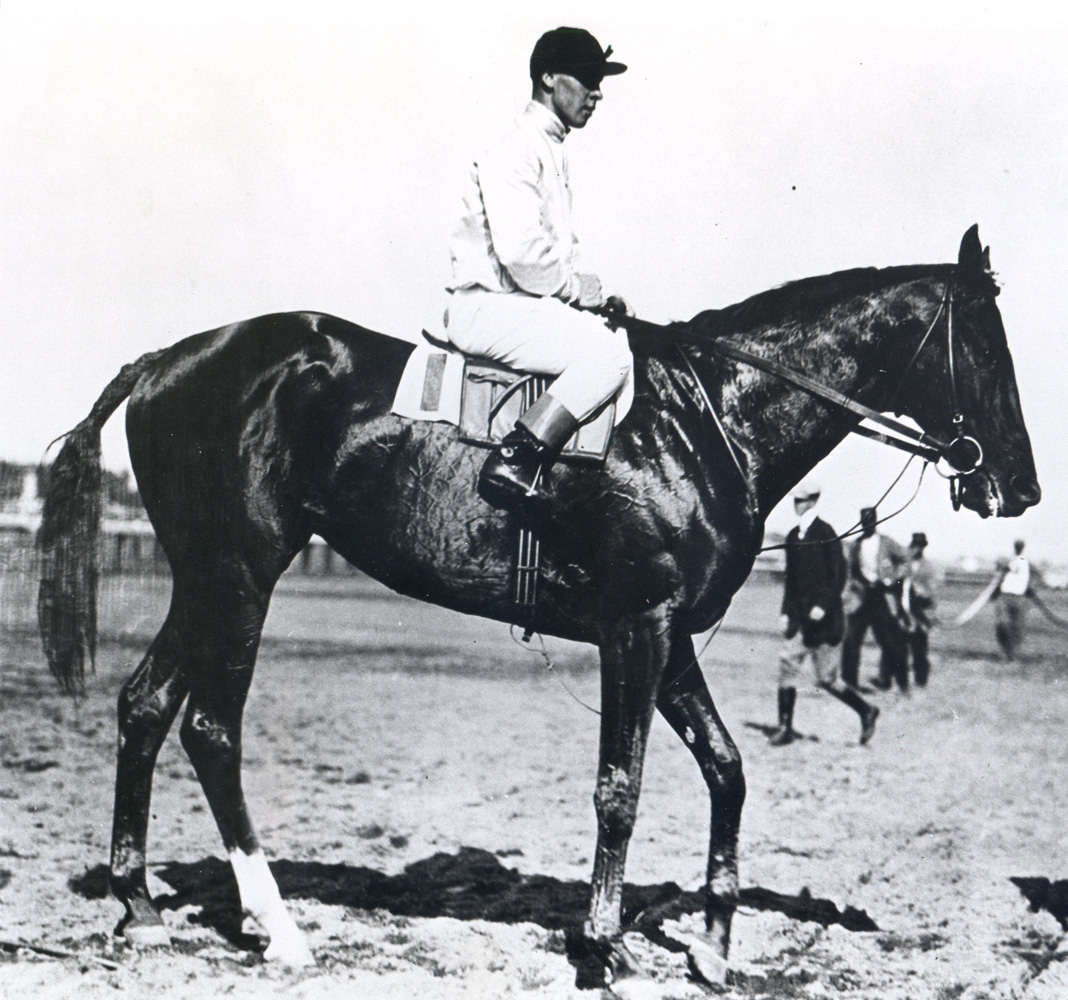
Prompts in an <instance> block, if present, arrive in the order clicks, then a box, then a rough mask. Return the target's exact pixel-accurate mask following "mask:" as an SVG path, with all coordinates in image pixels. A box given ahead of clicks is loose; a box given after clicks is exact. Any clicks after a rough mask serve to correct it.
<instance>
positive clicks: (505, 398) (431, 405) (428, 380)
mask: <svg viewBox="0 0 1068 1000" xmlns="http://www.w3.org/2000/svg"><path fill="white" fill-rule="evenodd" d="M423 337H424V338H425V340H426V342H427V343H428V344H429V345H431V347H432V348H435V349H436V350H435V352H434V353H432V354H430V355H429V357H428V358H427V359H426V361H425V362H418V361H416V362H415V363H418V364H423V365H424V374H423V377H422V391H421V394H420V400H421V405H422V409H423V411H424V412H426V413H428V414H429V413H431V412H433V413H436V414H438V416H437V417H436V419H441V416H440V414H441V412H442V409H441V392H442V387H443V386H444V385H445V384H446V382H448V381H449V379H448V377H447V376H446V368H447V366H448V365H450V364H457V363H459V362H461V361H462V363H463V376H462V379H461V382H460V386H461V388H460V406H459V414H458V418H457V420H456V423H457V424H458V428H459V436H460V440H461V441H465V442H467V443H468V444H473V445H477V446H479V447H484V448H492V447H495V446H496V445H497V444H499V443H500V441H501V439H502V438H503V437H504V435H505V434H507V433H508V432H509V431H510V430H512V428H513V427H514V426H515V422H516V420H517V419H518V418H519V417H520V416H521V415H522V414H523V413H525V412H526V411H527V409H528V408H529V407H530V406H531V405H532V404H533V403H534V401H535V400H536V399H537V398H538V397H539V396H540V395H541V394H542V393H543V392H545V390H546V388H547V387H548V385H549V383H550V382H551V381H552V376H548V375H536V374H533V373H531V372H522V371H517V370H515V369H513V368H508V367H507V366H505V365H502V364H500V363H499V362H497V361H491V360H490V359H489V358H472V357H468V356H466V355H463V354H461V353H460V352H459V351H458V350H457V349H456V348H455V347H453V345H452V344H450V343H448V342H447V341H444V340H439V339H438V338H436V337H434V336H432V335H431V334H429V333H427V332H426V331H425V330H424V331H423ZM437 352H444V356H442V355H441V354H439V353H437ZM418 353H420V352H418V351H416V352H414V353H413V361H415V355H416V354H418ZM406 374H407V373H406ZM402 381H403V380H402ZM394 409H395V410H396V409H397V408H396V407H395V408H394ZM405 415H410V414H408V413H406V414H405ZM615 415H616V404H615V401H613V400H610V401H609V402H607V403H605V404H604V406H602V407H600V408H599V409H597V410H595V411H594V412H593V413H592V414H591V415H590V416H589V418H588V419H587V420H586V421H584V422H583V423H582V425H581V426H580V427H579V429H578V430H577V431H576V432H575V433H574V434H573V435H572V437H571V439H570V440H569V441H568V442H567V444H566V445H564V448H563V450H562V451H561V453H560V459H559V460H560V461H563V462H571V463H577V464H582V463H588V464H601V463H603V462H604V460H605V456H606V455H607V454H608V448H609V445H610V444H611V443H612V428H613V427H614V425H615ZM431 419H435V418H431Z"/></svg>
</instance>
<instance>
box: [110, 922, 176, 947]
mask: <svg viewBox="0 0 1068 1000" xmlns="http://www.w3.org/2000/svg"><path fill="white" fill-rule="evenodd" d="M115 933H116V935H119V934H121V935H122V938H123V940H124V941H126V943H127V944H129V945H132V946H133V947H135V948H169V947H170V944H171V935H170V932H169V931H168V930H167V928H166V927H165V926H164V925H163V924H127V925H126V926H125V927H123V928H121V930H120V928H116V929H115Z"/></svg>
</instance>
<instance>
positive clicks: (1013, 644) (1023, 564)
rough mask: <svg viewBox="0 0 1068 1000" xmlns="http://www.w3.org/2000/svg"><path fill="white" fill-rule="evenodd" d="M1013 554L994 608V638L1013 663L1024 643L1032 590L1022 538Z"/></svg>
mask: <svg viewBox="0 0 1068 1000" xmlns="http://www.w3.org/2000/svg"><path fill="white" fill-rule="evenodd" d="M1013 549H1014V555H1013V557H1012V558H1011V559H1010V560H1009V561H1008V563H1006V564H1003V565H1004V574H1005V575H1004V576H1003V577H1002V578H1001V583H1000V584H998V589H997V602H996V603H995V605H994V618H995V621H994V635H995V636H996V637H997V640H998V645H999V646H1000V647H1001V651H1002V653H1003V654H1004V655H1005V659H1007V660H1014V659H1015V658H1016V652H1017V650H1018V649H1019V648H1020V643H1021V642H1023V625H1024V616H1025V614H1026V612H1027V595H1028V593H1029V591H1030V589H1031V563H1030V562H1029V561H1028V559H1027V556H1025V555H1024V554H1023V550H1024V543H1023V539H1019V538H1018V539H1017V540H1016V542H1015V543H1014V545H1013Z"/></svg>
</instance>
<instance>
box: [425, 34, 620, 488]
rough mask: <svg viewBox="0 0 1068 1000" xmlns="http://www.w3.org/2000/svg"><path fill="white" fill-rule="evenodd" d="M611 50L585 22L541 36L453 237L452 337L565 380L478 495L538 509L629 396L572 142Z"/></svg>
mask: <svg viewBox="0 0 1068 1000" xmlns="http://www.w3.org/2000/svg"><path fill="white" fill-rule="evenodd" d="M611 51H612V48H611V46H609V47H608V49H602V48H601V45H600V43H599V42H598V41H597V39H596V38H594V37H593V35H591V34H590V33H589V32H588V31H585V30H583V29H581V28H566V27H565V28H556V29H554V30H553V31H548V32H546V33H545V34H544V35H542V36H541V38H539V39H538V42H537V44H536V45H535V46H534V50H533V52H532V53H531V56H530V80H531V85H532V91H531V99H530V102H529V103H528V104H527V106H526V108H525V109H524V110H523V112H522V113H521V114H520V115H519V117H518V118H517V119H516V121H515V123H514V124H513V126H512V128H511V129H510V130H509V131H508V132H507V133H506V134H505V136H504V137H503V138H502V139H500V140H499V141H498V142H497V143H495V144H494V145H492V146H491V147H490V148H489V149H488V150H486V152H484V153H483V154H482V155H480V156H479V157H478V159H477V160H476V161H475V163H474V164H473V166H472V169H471V171H470V174H469V177H468V180H467V184H466V187H465V190H464V197H463V208H462V211H461V214H460V219H459V222H458V224H457V226H456V227H455V229H454V230H453V233H452V235H451V237H450V240H449V252H450V257H451V263H452V277H451V280H450V281H449V284H448V291H449V304H448V307H447V309H446V312H445V325H446V333H447V335H448V339H449V340H450V341H451V342H452V343H453V344H454V345H455V346H456V347H458V348H459V349H460V350H461V351H463V352H464V353H465V354H471V355H481V356H483V357H488V358H492V359H494V360H497V361H500V362H503V363H504V364H507V365H509V366H510V367H513V368H517V369H520V370H523V371H529V372H535V373H538V374H542V375H554V376H557V377H556V379H555V381H553V383H552V384H551V385H550V386H549V390H548V392H546V393H545V394H544V395H543V396H541V398H540V399H538V400H537V401H536V402H535V403H534V404H533V405H532V406H531V407H530V409H528V410H527V411H526V413H525V414H523V415H522V416H521V417H520V418H519V420H518V421H517V422H516V425H515V429H514V430H512V431H511V432H509V433H508V434H507V435H506V436H505V438H504V440H503V441H502V443H501V445H500V447H499V448H498V449H496V450H495V451H494V452H492V453H491V455H490V457H489V459H488V460H487V461H486V463H485V465H484V466H483V468H482V472H481V474H480V476H479V493H480V494H481V495H482V497H483V498H484V499H486V500H487V501H488V502H489V503H491V504H493V505H494V506H497V507H502V508H511V509H517V508H519V509H524V508H528V507H530V506H537V505H541V504H542V503H543V502H544V501H545V500H546V499H547V497H548V495H549V494H548V489H547V484H546V474H547V472H548V470H549V468H550V467H551V466H552V464H553V462H554V461H555V459H556V457H557V455H558V454H559V452H560V449H561V448H562V447H563V445H564V444H565V442H566V441H567V440H568V438H570V437H571V435H572V434H573V433H574V432H575V430H576V428H577V427H578V425H579V423H580V422H581V421H582V420H584V419H585V418H586V417H588V416H589V415H590V414H592V413H593V412H594V411H595V410H596V409H598V408H599V407H600V406H601V405H602V404H603V403H605V402H606V401H608V400H609V399H612V398H613V397H614V396H616V395H617V394H620V399H619V405H618V407H617V420H618V419H620V418H621V417H622V415H623V414H624V413H625V412H626V410H627V408H628V407H629V405H630V400H631V399H632V398H633V388H632V386H631V377H632V365H633V358H632V356H631V353H630V347H629V345H628V343H627V337H626V334H625V333H624V332H622V331H618V332H617V331H614V330H612V329H610V328H609V326H608V325H607V323H606V320H605V318H604V316H599V315H597V314H595V313H593V312H590V311H589V310H592V309H598V310H602V311H603V312H613V311H614V312H626V304H625V303H624V302H623V300H622V299H620V298H618V297H617V296H610V297H609V298H607V299H606V298H605V295H604V292H603V290H602V288H601V282H600V280H599V279H598V278H597V276H596V275H594V274H591V273H589V272H587V271H586V270H584V269H583V266H582V263H581V261H580V259H579V254H578V246H577V242H578V241H577V239H576V237H575V233H574V231H573V229H572V225H571V189H570V185H569V180H568V161H567V152H566V150H565V146H564V140H565V138H566V137H567V135H568V133H569V132H570V131H571V130H572V129H581V128H585V126H586V123H587V122H588V121H589V120H590V116H591V115H592V114H593V113H594V111H595V110H596V108H597V104H598V103H599V102H600V100H601V99H602V96H603V95H602V93H601V81H602V80H603V79H604V78H605V77H607V76H614V75H617V74H619V73H622V72H624V71H625V70H626V68H627V67H626V66H625V65H623V64H622V63H618V62H611V61H609V58H608V57H609V56H610V55H611ZM621 390H622V393H621Z"/></svg>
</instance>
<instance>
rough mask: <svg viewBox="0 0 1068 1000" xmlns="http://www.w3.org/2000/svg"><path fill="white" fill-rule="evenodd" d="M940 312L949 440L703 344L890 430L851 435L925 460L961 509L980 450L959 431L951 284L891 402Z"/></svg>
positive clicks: (805, 379)
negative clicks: (964, 483) (964, 485)
mask: <svg viewBox="0 0 1068 1000" xmlns="http://www.w3.org/2000/svg"><path fill="white" fill-rule="evenodd" d="M943 312H945V314H946V377H947V381H948V383H949V398H950V404H951V407H952V411H953V417H952V421H953V429H954V437H953V439H952V440H951V441H943V440H942V439H940V438H937V437H935V436H934V435H932V434H928V433H926V432H925V431H917V430H915V429H914V428H912V427H909V426H908V425H906V424H903V423H901V422H900V421H899V420H895V419H894V418H893V417H888V416H886V415H885V414H883V413H879V412H878V411H877V410H873V409H871V407H868V406H865V405H864V404H863V403H858V402H857V401H856V400H855V399H852V398H850V397H849V396H846V395H845V394H844V393H841V392H839V391H838V390H837V389H832V388H830V387H829V386H826V385H824V384H823V383H822V382H818V381H816V380H815V379H813V378H810V377H809V376H808V375H803V374H801V373H800V372H795V371H794V370H793V369H791V368H787V367H786V366H785V365H783V364H780V363H779V362H778V361H773V360H772V359H770V358H764V357H761V356H760V355H758V354H751V353H750V352H749V351H746V350H743V349H742V348H740V347H735V346H734V345H733V344H727V343H725V342H723V341H719V340H716V341H710V342H709V344H708V346H709V347H710V348H711V349H712V350H713V351H715V352H716V353H717V354H720V355H722V356H723V357H727V358H730V359H731V360H733V361H740V362H742V363H743V364H747V365H751V366H752V367H753V368H758V369H760V370H761V371H764V372H767V373H768V374H769V375H774V376H775V377H776V378H779V379H782V380H783V381H784V382H789V383H790V384H791V385H795V386H797V388H799V389H803V390H804V391H805V392H808V393H810V394H811V395H813V396H818V397H819V398H820V399H825V400H827V401H828V402H830V403H833V404H835V405H836V406H839V407H841V408H842V409H844V410H848V411H849V412H850V413H855V414H857V415H858V416H860V417H863V418H864V419H866V420H870V421H871V422H872V423H875V424H879V425H880V426H882V427H885V428H887V429H888V430H890V431H893V433H894V434H895V435H897V436H896V437H891V436H890V435H889V434H883V433H882V432H880V431H877V430H875V429H874V428H870V427H864V426H862V425H858V426H856V427H854V428H853V433H854V434H859V435H860V436H862V437H867V438H871V439H872V440H874V441H878V442H880V443H881V444H886V445H889V446H890V447H892V448H898V449H900V450H901V451H907V452H909V453H910V454H912V455H919V456H920V457H921V458H923V459H926V460H927V461H928V462H932V463H934V466H935V469H936V470H937V471H938V472H939V474H940V475H942V476H944V477H945V478H946V479H949V480H950V498H951V500H952V501H953V507H954V509H955V510H956V509H959V508H960V500H961V491H960V477H961V476H969V475H971V474H972V473H973V472H975V470H976V469H978V468H979V466H980V465H981V464H982V462H983V448H982V446H981V445H980V444H979V442H978V441H977V440H976V439H975V438H974V437H971V436H970V435H968V434H965V433H964V414H963V412H962V411H961V408H960V402H959V396H958V393H957V372H956V362H955V360H954V350H953V340H954V338H953V285H952V282H951V281H947V282H946V290H945V292H944V293H943V295H942V300H941V302H939V304H938V310H937V311H936V312H935V315H934V319H932V320H931V324H930V326H928V328H927V332H926V333H925V334H924V335H923V338H922V339H921V340H920V343H919V346H918V347H917V348H916V350H915V351H914V352H913V355H912V357H911V358H910V359H909V363H908V364H907V365H906V366H905V370H904V371H903V372H902V375H901V380H900V382H899V383H898V388H897V391H896V392H895V393H894V399H895V400H896V398H897V396H898V395H899V394H900V392H901V387H902V386H903V385H904V383H905V379H906V378H907V376H908V374H909V372H910V371H911V369H912V367H913V366H914V365H915V363H916V361H917V359H918V358H919V356H920V353H921V352H922V351H923V349H924V347H925V346H926V345H927V342H928V341H929V340H930V339H931V334H932V333H933V332H934V329H935V327H936V326H937V325H938V320H939V319H940V318H941V316H942V313H943ZM692 370H693V369H692V366H691V371H692Z"/></svg>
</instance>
